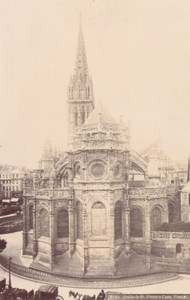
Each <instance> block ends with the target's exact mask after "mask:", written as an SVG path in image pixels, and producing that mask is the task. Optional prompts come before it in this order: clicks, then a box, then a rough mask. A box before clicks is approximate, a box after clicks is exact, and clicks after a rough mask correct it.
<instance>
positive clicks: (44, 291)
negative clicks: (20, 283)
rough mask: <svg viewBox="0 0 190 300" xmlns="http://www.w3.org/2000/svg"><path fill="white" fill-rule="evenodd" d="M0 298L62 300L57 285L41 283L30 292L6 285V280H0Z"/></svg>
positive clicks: (9, 299)
mask: <svg viewBox="0 0 190 300" xmlns="http://www.w3.org/2000/svg"><path fill="white" fill-rule="evenodd" d="M0 300H63V298H62V297H61V296H59V295H58V287H57V286H55V285H50V284H49V285H41V286H40V287H39V289H38V290H37V291H36V292H34V290H31V291H30V292H28V291H26V290H25V289H18V288H13V287H10V286H9V285H8V284H7V285H6V280H5V279H2V280H0Z"/></svg>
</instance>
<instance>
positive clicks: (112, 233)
mask: <svg viewBox="0 0 190 300" xmlns="http://www.w3.org/2000/svg"><path fill="white" fill-rule="evenodd" d="M109 218H110V265H111V267H112V270H113V275H114V274H115V271H116V269H115V227H114V191H110V214H109Z"/></svg>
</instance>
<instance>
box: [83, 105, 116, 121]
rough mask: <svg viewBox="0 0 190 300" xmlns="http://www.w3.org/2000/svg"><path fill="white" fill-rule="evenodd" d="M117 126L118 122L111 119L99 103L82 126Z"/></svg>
mask: <svg viewBox="0 0 190 300" xmlns="http://www.w3.org/2000/svg"><path fill="white" fill-rule="evenodd" d="M99 123H102V124H118V122H117V121H116V120H115V119H114V118H113V117H112V115H111V114H110V112H109V111H108V110H107V109H106V108H105V107H104V106H103V104H102V103H99V104H98V105H97V106H96V107H95V109H94V110H93V111H92V112H91V114H90V116H89V117H88V119H87V120H86V122H85V123H84V125H91V124H99Z"/></svg>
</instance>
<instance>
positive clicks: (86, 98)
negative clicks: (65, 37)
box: [68, 20, 94, 137]
mask: <svg viewBox="0 0 190 300" xmlns="http://www.w3.org/2000/svg"><path fill="white" fill-rule="evenodd" d="M93 108H94V93H93V84H92V80H91V78H90V76H89V74H88V64H87V57H86V50H85V43H84V37H83V29H82V23H81V20H80V23H79V35H78V45H77V55H76V61H75V68H74V72H73V75H72V76H71V78H70V81H69V86H68V109H69V135H70V137H71V136H72V135H73V134H74V131H75V128H76V127H77V126H81V125H83V124H84V122H85V121H86V119H87V118H88V116H89V114H90V113H91V111H92V110H93Z"/></svg>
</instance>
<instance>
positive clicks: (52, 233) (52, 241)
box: [49, 197, 56, 270]
mask: <svg viewBox="0 0 190 300" xmlns="http://www.w3.org/2000/svg"><path fill="white" fill-rule="evenodd" d="M49 207H50V220H49V223H50V224H49V226H50V262H49V263H50V268H51V270H52V269H53V267H54V265H55V254H56V253H55V229H54V228H55V222H54V219H55V209H54V199H53V197H51V198H50V200H49Z"/></svg>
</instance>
